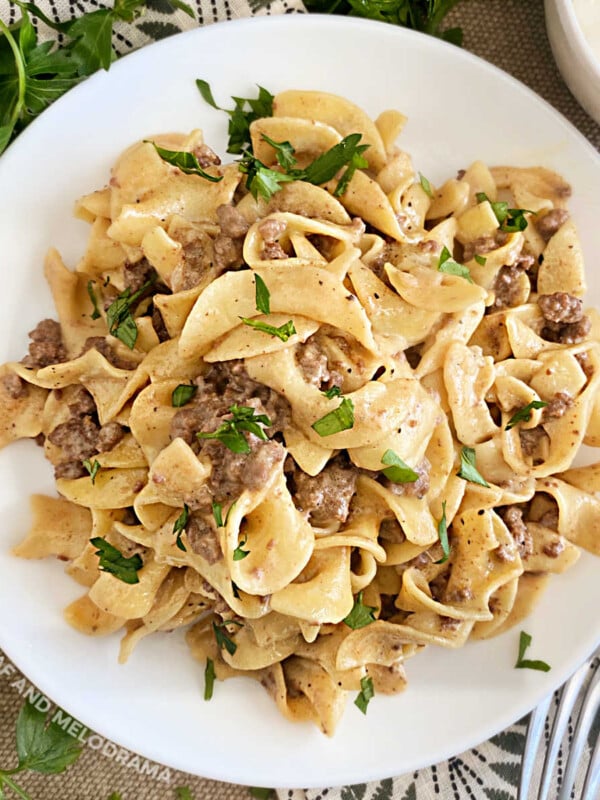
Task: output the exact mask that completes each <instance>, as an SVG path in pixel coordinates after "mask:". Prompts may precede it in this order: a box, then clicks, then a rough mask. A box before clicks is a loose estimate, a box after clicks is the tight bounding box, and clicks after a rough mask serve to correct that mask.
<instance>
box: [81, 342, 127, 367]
mask: <svg viewBox="0 0 600 800" xmlns="http://www.w3.org/2000/svg"><path fill="white" fill-rule="evenodd" d="M92 348H94V349H95V350H97V351H98V352H99V353H100V355H102V356H104V358H105V359H106V360H107V361H108V363H109V364H112V365H113V367H116V368H117V369H135V368H136V366H137V365H136V363H135V362H134V361H130V360H129V359H128V358H123V357H122V356H121V355H119V353H118V352H117V351H116V350H113V348H112V347H111V346H110V344H109V343H108V341H107V340H106V338H105V337H104V336H90V337H89V338H87V339H86V340H85V344H84V345H83V350H82V351H81V353H80V354H79V355H81V356H82V355H83V354H84V353H87V351H88V350H91V349H92Z"/></svg>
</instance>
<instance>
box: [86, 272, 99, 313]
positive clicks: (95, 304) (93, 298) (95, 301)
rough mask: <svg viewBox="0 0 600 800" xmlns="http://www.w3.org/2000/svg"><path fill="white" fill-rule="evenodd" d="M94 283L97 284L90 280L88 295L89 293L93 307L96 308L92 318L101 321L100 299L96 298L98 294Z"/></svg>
mask: <svg viewBox="0 0 600 800" xmlns="http://www.w3.org/2000/svg"><path fill="white" fill-rule="evenodd" d="M94 283H95V281H92V280H89V281H88V282H87V293H88V296H89V298H90V300H91V301H92V306H93V307H94V310H93V311H92V313H91V314H90V317H91V318H92V319H99V318H100V309H99V308H98V298H97V297H96V293H95V292H94Z"/></svg>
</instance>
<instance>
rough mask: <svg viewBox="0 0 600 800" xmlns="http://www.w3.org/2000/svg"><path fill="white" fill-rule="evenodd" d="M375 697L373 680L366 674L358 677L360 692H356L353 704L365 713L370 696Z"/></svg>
mask: <svg viewBox="0 0 600 800" xmlns="http://www.w3.org/2000/svg"><path fill="white" fill-rule="evenodd" d="M373 697H375V690H374V689H373V680H372V678H369V677H368V676H365V677H364V678H361V679H360V692H359V693H358V695H357V697H356V700H355V701H354V705H355V706H356V707H357V708H359V709H360V710H361V711H362V713H363V714H366V713H367V706H368V705H369V702H370V701H371V700H372V698H373Z"/></svg>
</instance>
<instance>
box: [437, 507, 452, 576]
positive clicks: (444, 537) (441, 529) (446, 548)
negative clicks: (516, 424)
mask: <svg viewBox="0 0 600 800" xmlns="http://www.w3.org/2000/svg"><path fill="white" fill-rule="evenodd" d="M437 532H438V538H439V540H440V544H441V545H442V552H443V554H444V555H443V557H442V558H440V560H439V561H436V564H445V563H446V561H448V559H449V558H450V542H449V541H448V523H447V521H446V501H445V500H444V502H443V503H442V518H441V520H440V521H439V522H438V529H437Z"/></svg>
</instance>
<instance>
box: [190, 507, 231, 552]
mask: <svg viewBox="0 0 600 800" xmlns="http://www.w3.org/2000/svg"><path fill="white" fill-rule="evenodd" d="M185 532H186V535H187V538H188V541H189V543H190V547H191V548H192V550H193V552H194V553H197V554H198V555H199V556H202V558H204V559H205V560H206V561H208V563H209V564H216V562H217V561H220V560H221V559H222V558H223V551H222V550H221V544H220V542H219V536H218V534H217V528H216V525H215V522H214V520H213V519H211V518H210V517H208V516H207V517H204V516H201V515H200V514H194V513H192V514H190V517H189V519H188V523H187V525H186V527H185Z"/></svg>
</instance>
